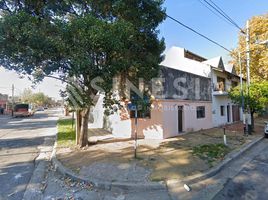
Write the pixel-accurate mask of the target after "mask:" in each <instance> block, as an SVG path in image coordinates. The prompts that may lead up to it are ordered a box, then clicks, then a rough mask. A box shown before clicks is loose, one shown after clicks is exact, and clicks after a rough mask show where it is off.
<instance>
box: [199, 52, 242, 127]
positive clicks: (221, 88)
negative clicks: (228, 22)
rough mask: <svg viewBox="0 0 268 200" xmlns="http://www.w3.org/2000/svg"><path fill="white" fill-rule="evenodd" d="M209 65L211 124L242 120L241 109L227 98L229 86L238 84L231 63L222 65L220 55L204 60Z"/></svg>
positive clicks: (238, 81)
mask: <svg viewBox="0 0 268 200" xmlns="http://www.w3.org/2000/svg"><path fill="white" fill-rule="evenodd" d="M203 63H206V64H208V65H209V66H211V82H212V118H213V126H214V127H216V126H220V125H224V124H228V123H233V122H236V121H240V120H242V109H241V108H240V107H239V106H238V105H236V104H234V103H232V101H231V99H230V98H228V91H229V90H230V89H231V87H235V86H237V85H239V84H240V77H239V76H238V75H237V74H236V72H235V69H234V66H233V65H224V64H223V61H222V58H221V57H216V58H213V59H210V60H206V61H204V62H203Z"/></svg>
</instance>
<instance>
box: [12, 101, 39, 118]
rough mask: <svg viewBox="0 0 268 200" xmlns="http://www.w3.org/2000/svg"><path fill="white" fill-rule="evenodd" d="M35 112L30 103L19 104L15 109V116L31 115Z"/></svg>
mask: <svg viewBox="0 0 268 200" xmlns="http://www.w3.org/2000/svg"><path fill="white" fill-rule="evenodd" d="M33 114H34V111H33V109H32V106H31V105H30V104H17V105H15V107H14V110H13V116H14V117H29V116H31V115H33Z"/></svg>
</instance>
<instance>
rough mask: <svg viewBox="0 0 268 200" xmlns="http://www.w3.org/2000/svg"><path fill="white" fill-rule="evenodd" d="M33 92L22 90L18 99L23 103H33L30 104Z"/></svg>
mask: <svg viewBox="0 0 268 200" xmlns="http://www.w3.org/2000/svg"><path fill="white" fill-rule="evenodd" d="M32 96H33V91H32V90H31V89H29V88H27V89H24V90H23V92H22V93H21V94H20V99H21V101H22V102H23V103H33V102H32Z"/></svg>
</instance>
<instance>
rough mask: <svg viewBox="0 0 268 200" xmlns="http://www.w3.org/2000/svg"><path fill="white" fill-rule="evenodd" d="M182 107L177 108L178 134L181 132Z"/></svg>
mask: <svg viewBox="0 0 268 200" xmlns="http://www.w3.org/2000/svg"><path fill="white" fill-rule="evenodd" d="M182 124H183V106H178V132H179V133H181V132H182V131H183V126H182Z"/></svg>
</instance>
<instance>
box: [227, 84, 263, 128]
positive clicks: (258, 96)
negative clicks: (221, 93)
mask: <svg viewBox="0 0 268 200" xmlns="http://www.w3.org/2000/svg"><path fill="white" fill-rule="evenodd" d="M248 89H249V93H248ZM242 92H243V93H242ZM242 92H241V88H240V86H237V87H234V88H232V89H231V91H230V92H229V97H230V98H231V99H232V101H233V102H234V103H237V104H239V105H240V106H242V104H243V102H244V105H249V108H250V114H251V119H252V128H253V129H254V114H255V113H257V112H262V111H263V110H264V109H265V108H266V107H267V105H268V81H263V82H259V83H252V84H251V85H250V87H249V88H247V86H246V85H244V86H243V91H242ZM242 94H243V97H242ZM245 109H246V108H245Z"/></svg>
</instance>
